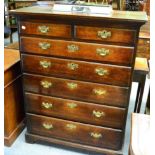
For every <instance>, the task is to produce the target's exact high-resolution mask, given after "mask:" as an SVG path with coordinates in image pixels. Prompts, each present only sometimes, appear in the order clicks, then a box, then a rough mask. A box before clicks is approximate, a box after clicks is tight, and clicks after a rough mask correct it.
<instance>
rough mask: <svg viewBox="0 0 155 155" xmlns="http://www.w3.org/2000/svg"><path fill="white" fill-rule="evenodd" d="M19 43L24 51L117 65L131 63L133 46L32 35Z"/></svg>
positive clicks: (23, 38)
mask: <svg viewBox="0 0 155 155" xmlns="http://www.w3.org/2000/svg"><path fill="white" fill-rule="evenodd" d="M20 43H21V46H20V50H21V51H22V52H24V53H34V54H42V55H49V56H60V57H68V58H77V59H83V60H91V61H98V62H107V63H113V64H119V65H131V64H132V60H133V53H134V48H133V47H125V46H116V45H106V44H95V43H84V42H75V41H65V40H53V39H43V38H32V37H21V38H20Z"/></svg>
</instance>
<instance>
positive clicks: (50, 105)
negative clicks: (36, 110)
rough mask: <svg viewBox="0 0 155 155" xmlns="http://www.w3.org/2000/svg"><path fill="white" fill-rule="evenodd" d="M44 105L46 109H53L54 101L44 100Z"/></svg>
mask: <svg viewBox="0 0 155 155" xmlns="http://www.w3.org/2000/svg"><path fill="white" fill-rule="evenodd" d="M42 106H43V107H44V108H46V109H52V107H53V105H52V103H48V102H42Z"/></svg>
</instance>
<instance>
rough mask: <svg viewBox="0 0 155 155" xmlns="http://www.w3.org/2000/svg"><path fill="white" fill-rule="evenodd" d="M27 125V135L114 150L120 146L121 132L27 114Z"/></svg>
mask: <svg viewBox="0 0 155 155" xmlns="http://www.w3.org/2000/svg"><path fill="white" fill-rule="evenodd" d="M27 124H28V132H29V133H33V134H39V135H42V136H47V137H51V138H60V139H64V140H69V141H71V142H77V143H81V144H88V145H92V146H99V147H102V148H103V147H104V148H112V149H116V150H117V149H120V148H121V145H122V131H121V130H115V129H109V128H103V127H98V126H93V125H88V124H82V123H76V122H72V121H66V120H62V119H56V118H52V117H45V116H38V115H32V114H27Z"/></svg>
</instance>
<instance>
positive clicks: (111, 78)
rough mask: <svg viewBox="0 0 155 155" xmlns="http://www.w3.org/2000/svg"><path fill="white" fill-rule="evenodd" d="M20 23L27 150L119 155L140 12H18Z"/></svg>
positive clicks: (36, 9)
mask: <svg viewBox="0 0 155 155" xmlns="http://www.w3.org/2000/svg"><path fill="white" fill-rule="evenodd" d="M13 13H14V14H15V15H16V16H17V18H18V30H19V40H20V52H21V65H22V70H23V85H24V92H25V107H26V108H25V110H26V114H27V133H26V140H27V142H36V141H42V142H49V143H52V144H60V145H65V146H70V147H74V148H80V149H84V150H88V151H93V152H100V153H102V154H105V155H114V154H123V151H122V146H123V141H124V132H125V131H124V130H125V125H126V117H127V111H128V106H129V97H130V89H131V82H132V72H133V66H134V61H135V53H136V47H137V40H138V39H137V38H138V35H139V29H140V26H141V25H143V24H144V23H145V21H146V20H147V18H146V14H145V13H144V12H130V13H129V12H119V11H114V12H113V13H112V15H110V16H109V17H106V16H103V15H102V16H101V15H100V16H99V15H93V14H89V15H85V14H78V13H77V14H76V13H74V14H72V13H62V12H51V8H49V7H32V8H23V9H19V10H16V11H15V12H13Z"/></svg>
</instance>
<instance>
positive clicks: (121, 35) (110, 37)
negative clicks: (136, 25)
mask: <svg viewBox="0 0 155 155" xmlns="http://www.w3.org/2000/svg"><path fill="white" fill-rule="evenodd" d="M75 32H76V34H75V37H76V38H78V39H85V40H96V41H104V42H117V43H125V44H134V43H135V40H136V31H135V30H125V29H115V28H104V27H88V26H76V27H75Z"/></svg>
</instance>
